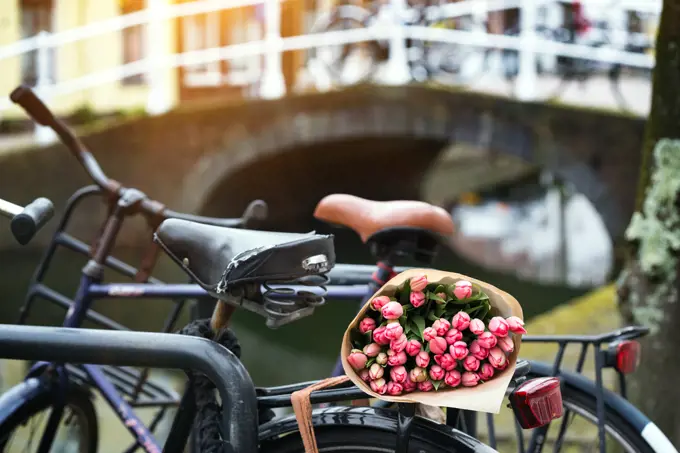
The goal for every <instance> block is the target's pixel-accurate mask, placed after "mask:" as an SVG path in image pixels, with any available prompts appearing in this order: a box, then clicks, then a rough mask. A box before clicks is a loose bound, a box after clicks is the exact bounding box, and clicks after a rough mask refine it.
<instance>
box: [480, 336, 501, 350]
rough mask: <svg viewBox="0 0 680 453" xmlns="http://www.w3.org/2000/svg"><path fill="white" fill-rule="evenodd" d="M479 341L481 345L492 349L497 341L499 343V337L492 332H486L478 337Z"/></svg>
mask: <svg viewBox="0 0 680 453" xmlns="http://www.w3.org/2000/svg"><path fill="white" fill-rule="evenodd" d="M477 342H478V343H479V345H480V346H481V347H483V348H486V349H491V348H493V347H494V346H496V343H498V339H497V338H496V336H495V335H494V334H492V333H491V332H484V333H483V334H481V335H480V336H478V337H477Z"/></svg>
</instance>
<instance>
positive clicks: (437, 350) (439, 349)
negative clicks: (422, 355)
mask: <svg viewBox="0 0 680 453" xmlns="http://www.w3.org/2000/svg"><path fill="white" fill-rule="evenodd" d="M429 346H430V352H432V354H444V353H445V352H446V348H448V345H447V344H446V340H445V339H444V338H442V337H435V338H433V339H432V340H430V343H429Z"/></svg>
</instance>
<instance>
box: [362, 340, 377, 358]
mask: <svg viewBox="0 0 680 453" xmlns="http://www.w3.org/2000/svg"><path fill="white" fill-rule="evenodd" d="M380 349H381V348H380V345H379V344H378V343H369V344H367V345H366V346H364V354H366V355H367V356H368V357H375V356H377V355H378V354H380Z"/></svg>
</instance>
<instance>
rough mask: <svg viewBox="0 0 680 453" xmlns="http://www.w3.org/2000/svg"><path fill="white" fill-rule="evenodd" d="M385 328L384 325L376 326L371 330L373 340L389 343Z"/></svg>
mask: <svg viewBox="0 0 680 453" xmlns="http://www.w3.org/2000/svg"><path fill="white" fill-rule="evenodd" d="M386 335H387V328H386V327H385V326H381V327H378V328H377V329H375V330H374V331H373V341H375V342H376V343H378V344H380V345H383V346H384V345H386V344H390V339H389V338H387V336H386Z"/></svg>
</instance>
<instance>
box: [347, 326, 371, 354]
mask: <svg viewBox="0 0 680 453" xmlns="http://www.w3.org/2000/svg"><path fill="white" fill-rule="evenodd" d="M349 341H350V343H352V346H354V348H355V349H363V348H364V346H366V344H367V342H366V336H365V335H364V334H362V333H361V332H360V331H359V329H352V330H351V331H350V333H349Z"/></svg>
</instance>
